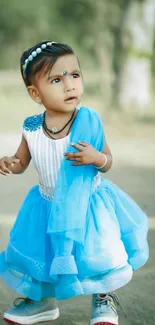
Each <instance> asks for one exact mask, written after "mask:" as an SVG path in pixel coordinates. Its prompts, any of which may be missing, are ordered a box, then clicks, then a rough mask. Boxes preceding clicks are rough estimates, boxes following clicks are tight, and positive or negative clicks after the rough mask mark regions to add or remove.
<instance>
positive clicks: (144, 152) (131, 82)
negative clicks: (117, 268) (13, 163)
mask: <svg viewBox="0 0 155 325" xmlns="http://www.w3.org/2000/svg"><path fill="white" fill-rule="evenodd" d="M43 40H51V41H57V42H59V41H60V42H64V43H68V44H69V45H71V46H72V47H73V49H74V50H75V53H76V54H77V56H78V57H79V59H80V63H81V67H82V71H83V76H84V87H85V94H84V97H83V102H82V104H85V105H87V106H89V107H92V108H94V109H96V110H97V111H98V112H99V113H100V115H101V118H102V120H103V122H104V127H105V133H106V137H107V142H108V144H109V146H110V148H111V150H112V154H113V157H114V164H113V168H112V170H111V171H110V172H109V173H108V174H106V175H104V176H105V177H107V178H109V179H111V180H112V181H113V182H115V183H116V184H117V185H118V186H120V187H121V188H122V189H123V190H125V191H126V192H128V193H129V194H130V195H131V196H132V197H133V198H134V199H135V200H136V202H137V203H138V204H139V205H140V206H141V207H142V209H143V210H144V211H145V212H146V213H147V215H148V217H149V222H150V232H149V244H150V260H149V262H148V263H147V265H146V266H145V267H144V268H142V269H141V270H139V271H138V272H136V273H135V276H134V279H133V281H132V282H131V284H129V285H128V286H127V287H126V288H125V289H122V290H121V291H120V295H121V296H123V298H124V302H125V304H126V308H127V312H128V315H129V316H130V317H131V319H132V324H141V325H143V324H146V323H147V324H148V325H153V324H154V316H155V304H154V296H153V295H154V291H155V277H154V274H155V265H154V260H153V255H154V256H155V248H154V247H155V236H154V229H155V108H154V107H155V92H154V86H155V0H109V1H106V0H96V1H94V0H44V1H41V0H31V1H30V0H27V1H20V0H0V156H3V155H13V154H14V153H15V150H16V148H17V146H18V144H19V141H20V138H21V130H22V123H23V120H24V118H25V117H27V116H29V115H33V114H36V113H40V112H41V111H43V107H41V106H38V105H37V104H34V103H33V102H32V101H31V100H30V99H29V97H28V95H27V91H26V88H25V86H24V84H23V81H22V78H21V76H20V71H19V61H20V56H21V54H22V52H23V51H24V50H26V49H27V48H29V47H31V46H33V45H34V44H35V43H37V42H40V41H43ZM36 182H37V175H36V174H35V172H34V169H33V167H32V166H31V165H30V168H29V169H28V170H27V171H26V172H25V173H24V174H23V175H20V176H13V177H11V178H10V177H8V178H5V177H0V226H1V230H0V236H1V244H0V245H1V248H4V247H5V245H6V241H7V236H8V233H9V229H10V227H11V225H12V223H13V221H14V219H15V217H16V214H17V211H18V209H19V206H20V203H21V202H22V200H23V198H24V195H25V194H26V192H27V191H28V189H29V188H30V186H31V185H33V184H34V183H36ZM135 218H136V216H135ZM135 288H136V290H135ZM1 292H3V299H2V300H1V301H0V302H1V304H2V310H3V308H4V309H5V308H6V305H7V304H8V303H9V302H10V300H12V293H11V292H10V291H8V289H6V288H5V287H4V285H2V284H1ZM8 292H9V293H8ZM144 292H145V299H144ZM80 302H82V304H80ZM80 302H79V304H80V307H79V310H80V311H79V314H80V316H79V314H78V315H76V310H77V309H76V308H77V306H76V305H75V304H76V300H75V303H73V307H70V306H71V305H70V303H68V305H67V309H68V310H69V308H71V309H70V312H71V314H72V311H73V309H75V310H74V311H73V314H75V317H72V322H71V320H70V321H69V319H68V318H64V319H65V322H66V321H67V323H68V324H75V322H76V323H78V322H80V324H82V322H83V324H85V322H86V320H88V316H89V315H88V314H87V312H86V313H85V312H84V309H85V306H87V304H88V306H89V299H88V300H87V298H83V299H82V300H80ZM83 306H84V307H83ZM88 306H87V307H88ZM72 308H73V309H72ZM62 309H63V305H62ZM88 309H89V308H88ZM64 317H65V316H64ZM66 317H68V316H66ZM78 317H81V318H78ZM73 319H74V320H73ZM122 324H123V325H126V324H127V323H126V321H123V323H122ZM130 324H131V322H130Z"/></svg>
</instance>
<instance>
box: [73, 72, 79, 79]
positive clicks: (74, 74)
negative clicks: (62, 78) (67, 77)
mask: <svg viewBox="0 0 155 325" xmlns="http://www.w3.org/2000/svg"><path fill="white" fill-rule="evenodd" d="M72 76H73V78H78V77H80V75H79V74H78V73H73V74H72Z"/></svg>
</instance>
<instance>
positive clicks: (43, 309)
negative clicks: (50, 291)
mask: <svg viewBox="0 0 155 325" xmlns="http://www.w3.org/2000/svg"><path fill="white" fill-rule="evenodd" d="M3 317H4V320H5V321H6V322H8V323H16V324H35V323H38V322H46V321H50V320H54V319H57V318H58V317H59V308H58V306H57V303H56V299H54V298H51V299H47V298H43V299H42V300H41V301H34V300H31V299H29V298H17V299H15V301H14V306H12V308H10V309H9V310H8V311H7V312H5V313H4V315H3Z"/></svg>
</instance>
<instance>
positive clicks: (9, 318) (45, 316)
mask: <svg viewBox="0 0 155 325" xmlns="http://www.w3.org/2000/svg"><path fill="white" fill-rule="evenodd" d="M59 316H60V313H59V308H56V309H53V310H49V311H45V312H44V313H40V314H36V315H32V316H13V315H11V314H7V313H4V315H3V318H4V320H5V321H6V322H7V323H11V324H21V325H29V324H35V323H40V322H48V321H51V320H55V319H57V318H58V317H59Z"/></svg>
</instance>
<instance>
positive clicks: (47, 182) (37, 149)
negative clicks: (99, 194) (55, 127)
mask: <svg viewBox="0 0 155 325" xmlns="http://www.w3.org/2000/svg"><path fill="white" fill-rule="evenodd" d="M23 135H24V138H25V139H26V141H27V144H28V147H29V151H30V154H31V157H32V162H33V165H34V167H35V169H36V170H37V172H38V176H39V184H40V192H41V194H42V195H43V196H44V197H45V198H47V199H52V196H53V193H54V188H55V184H56V181H57V178H58V173H59V170H60V166H61V162H62V159H63V158H64V156H63V154H64V153H65V152H66V149H67V147H68V144H69V142H70V135H68V136H66V137H64V138H61V139H57V140H53V139H51V138H48V137H47V136H46V135H45V134H44V132H43V129H42V127H40V128H39V129H37V130H36V131H32V132H30V131H26V130H25V129H23ZM75 168H76V167H75ZM99 181H100V176H99V173H98V175H97V176H96V177H95V179H94V184H93V186H94V188H96V186H97V185H98V184H99Z"/></svg>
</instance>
